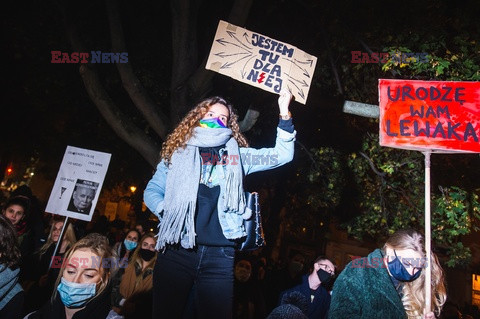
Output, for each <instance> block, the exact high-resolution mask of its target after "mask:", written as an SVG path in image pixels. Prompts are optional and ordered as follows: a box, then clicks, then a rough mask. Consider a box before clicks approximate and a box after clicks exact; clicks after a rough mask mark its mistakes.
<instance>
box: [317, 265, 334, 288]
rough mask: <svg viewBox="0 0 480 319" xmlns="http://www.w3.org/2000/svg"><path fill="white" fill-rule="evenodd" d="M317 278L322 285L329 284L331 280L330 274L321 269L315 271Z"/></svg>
mask: <svg viewBox="0 0 480 319" xmlns="http://www.w3.org/2000/svg"><path fill="white" fill-rule="evenodd" d="M317 276H318V279H320V281H321V282H322V285H326V284H328V283H329V281H330V280H332V275H330V273H328V272H326V271H325V270H323V269H319V270H318V271H317Z"/></svg>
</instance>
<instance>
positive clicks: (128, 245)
mask: <svg viewBox="0 0 480 319" xmlns="http://www.w3.org/2000/svg"><path fill="white" fill-rule="evenodd" d="M123 243H124V244H125V248H127V250H134V249H135V248H136V247H137V242H136V241H131V240H128V239H125V240H124V241H123Z"/></svg>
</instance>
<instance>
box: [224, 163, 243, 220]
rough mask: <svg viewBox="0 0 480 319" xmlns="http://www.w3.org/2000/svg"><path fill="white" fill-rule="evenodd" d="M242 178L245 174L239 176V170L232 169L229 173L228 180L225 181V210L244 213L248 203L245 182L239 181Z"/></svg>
mask: <svg viewBox="0 0 480 319" xmlns="http://www.w3.org/2000/svg"><path fill="white" fill-rule="evenodd" d="M239 165H240V164H239ZM242 179H243V176H238V170H235V169H232V170H230V173H229V174H227V180H226V181H225V195H226V196H225V201H224V211H225V212H228V213H232V212H235V213H237V214H239V215H242V214H243V213H244V211H245V205H246V203H245V193H244V191H243V183H242V182H240V183H239V182H238V181H239V180H240V181H241V180H242Z"/></svg>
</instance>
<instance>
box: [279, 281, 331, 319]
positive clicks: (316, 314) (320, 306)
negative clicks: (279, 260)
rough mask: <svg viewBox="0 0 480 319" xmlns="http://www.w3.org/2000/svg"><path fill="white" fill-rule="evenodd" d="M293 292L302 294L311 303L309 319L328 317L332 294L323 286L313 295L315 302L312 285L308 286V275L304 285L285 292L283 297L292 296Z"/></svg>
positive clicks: (309, 304) (308, 313)
mask: <svg viewBox="0 0 480 319" xmlns="http://www.w3.org/2000/svg"><path fill="white" fill-rule="evenodd" d="M293 291H298V292H300V293H301V294H302V295H303V296H305V298H306V299H307V300H308V301H309V303H308V311H307V315H308V318H310V319H313V318H318V319H323V318H326V317H327V312H328V308H329V307H330V294H329V293H328V291H327V290H326V289H325V288H323V287H322V286H320V287H318V288H317V290H315V292H314V293H313V300H312V298H311V296H310V295H311V290H310V285H309V284H308V275H304V276H303V277H302V283H301V284H300V285H298V286H295V287H293V288H292V289H289V290H287V291H285V292H284V293H283V294H282V295H283V296H284V295H286V294H290V293H291V292H293Z"/></svg>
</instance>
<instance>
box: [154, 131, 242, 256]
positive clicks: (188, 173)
mask: <svg viewBox="0 0 480 319" xmlns="http://www.w3.org/2000/svg"><path fill="white" fill-rule="evenodd" d="M224 144H225V146H226V149H227V152H228V156H229V158H233V157H236V158H237V159H238V160H237V161H236V162H237V165H227V174H226V176H225V178H226V181H225V184H221V185H220V187H222V188H223V187H224V189H223V191H224V192H223V193H224V194H225V197H224V199H222V198H219V200H220V201H221V205H220V208H221V209H223V211H225V212H227V213H236V214H243V212H244V210H245V194H244V192H243V172H242V165H241V163H240V154H239V153H240V152H239V148H238V144H237V141H236V140H235V139H234V138H233V137H232V131H231V130H230V129H229V128H203V127H196V128H194V131H193V136H192V137H191V138H190V139H189V140H188V142H187V146H186V147H185V149H177V150H175V152H174V153H173V154H172V158H171V161H170V163H171V164H170V166H169V168H168V174H167V182H166V186H165V198H164V203H165V205H164V210H163V218H162V220H161V221H160V225H159V228H158V238H157V249H162V248H164V247H165V245H167V244H176V243H178V242H180V244H181V245H182V247H183V248H187V249H188V248H193V247H194V246H195V235H196V234H195V225H194V218H195V208H196V204H197V195H198V185H199V182H200V165H201V156H200V152H199V150H198V148H199V147H215V146H221V145H224Z"/></svg>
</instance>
